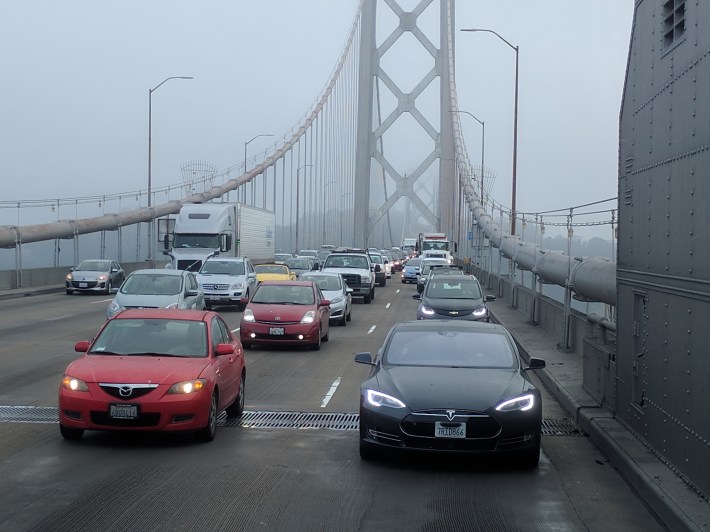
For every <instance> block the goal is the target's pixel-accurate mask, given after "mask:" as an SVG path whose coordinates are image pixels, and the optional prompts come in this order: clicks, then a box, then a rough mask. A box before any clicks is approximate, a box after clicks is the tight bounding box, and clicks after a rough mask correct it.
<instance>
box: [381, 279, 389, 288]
mask: <svg viewBox="0 0 710 532" xmlns="http://www.w3.org/2000/svg"><path fill="white" fill-rule="evenodd" d="M386 284H387V278H386V277H385V278H384V279H382V282H380V287H382V288H384V286H385V285H386Z"/></svg>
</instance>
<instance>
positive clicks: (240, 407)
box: [225, 373, 247, 417]
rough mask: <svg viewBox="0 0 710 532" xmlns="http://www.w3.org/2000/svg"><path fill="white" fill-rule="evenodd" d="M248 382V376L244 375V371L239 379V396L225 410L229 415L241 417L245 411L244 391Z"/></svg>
mask: <svg viewBox="0 0 710 532" xmlns="http://www.w3.org/2000/svg"><path fill="white" fill-rule="evenodd" d="M246 383H247V382H246V378H245V377H244V373H242V376H241V377H240V379H239V393H238V394H237V398H236V399H235V400H234V402H233V403H232V404H231V405H229V406H228V407H227V409H226V410H225V411H226V412H227V415H228V416H229V417H239V416H241V415H242V414H243V413H244V391H245V387H246Z"/></svg>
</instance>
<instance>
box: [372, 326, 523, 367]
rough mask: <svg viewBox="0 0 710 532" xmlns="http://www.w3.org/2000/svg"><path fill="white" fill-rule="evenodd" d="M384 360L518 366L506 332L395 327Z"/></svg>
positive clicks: (413, 363) (404, 363) (403, 363)
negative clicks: (412, 329) (397, 329)
mask: <svg viewBox="0 0 710 532" xmlns="http://www.w3.org/2000/svg"><path fill="white" fill-rule="evenodd" d="M383 363H384V364H386V365H394V366H431V367H457V368H458V367H461V368H511V369H513V368H516V367H518V363H517V359H516V356H515V353H514V351H513V348H512V346H511V345H510V341H509V340H508V338H507V337H506V336H505V335H503V334H492V333H478V332H477V333H474V332H466V331H452V330H448V331H430V330H428V331H395V332H394V333H393V334H392V336H391V337H390V340H389V342H388V344H387V347H386V349H385V353H384V355H383Z"/></svg>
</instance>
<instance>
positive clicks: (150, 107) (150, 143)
mask: <svg viewBox="0 0 710 532" xmlns="http://www.w3.org/2000/svg"><path fill="white" fill-rule="evenodd" d="M171 79H195V78H193V77H192V76H170V77H169V78H165V79H164V80H163V81H161V82H160V83H158V84H157V85H156V86H155V87H153V88H152V89H148V211H150V207H151V205H152V202H151V195H152V192H153V188H152V187H153V93H154V92H155V91H157V90H158V89H159V88H160V86H161V85H162V84H163V83H165V82H166V81H169V80H171ZM146 262H150V263H151V266H152V265H153V264H152V263H153V218H152V216H151V219H150V222H149V223H148V258H147V259H146Z"/></svg>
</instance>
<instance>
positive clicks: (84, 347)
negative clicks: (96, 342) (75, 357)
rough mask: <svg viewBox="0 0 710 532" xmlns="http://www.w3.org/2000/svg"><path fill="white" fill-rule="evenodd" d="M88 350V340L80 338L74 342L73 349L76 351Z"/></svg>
mask: <svg viewBox="0 0 710 532" xmlns="http://www.w3.org/2000/svg"><path fill="white" fill-rule="evenodd" d="M88 350H89V342H88V341H87V340H82V341H81V342H77V343H75V344H74V351H76V352H77V353H86V352H87V351H88Z"/></svg>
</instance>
